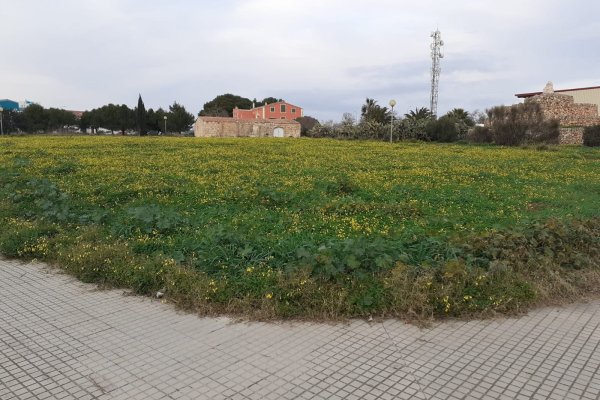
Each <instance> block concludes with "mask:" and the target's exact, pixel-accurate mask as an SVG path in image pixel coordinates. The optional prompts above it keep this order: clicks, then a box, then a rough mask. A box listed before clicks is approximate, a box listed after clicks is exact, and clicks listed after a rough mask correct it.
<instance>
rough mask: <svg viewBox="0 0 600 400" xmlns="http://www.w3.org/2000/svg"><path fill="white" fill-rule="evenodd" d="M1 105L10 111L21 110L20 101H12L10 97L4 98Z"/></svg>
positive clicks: (0, 102) (0, 101)
mask: <svg viewBox="0 0 600 400" xmlns="http://www.w3.org/2000/svg"><path fill="white" fill-rule="evenodd" d="M0 107H2V109H4V110H6V111H8V110H14V111H19V110H20V108H19V103H17V102H16V101H12V100H9V99H2V100H0Z"/></svg>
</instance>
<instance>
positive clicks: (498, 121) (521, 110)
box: [470, 102, 560, 146]
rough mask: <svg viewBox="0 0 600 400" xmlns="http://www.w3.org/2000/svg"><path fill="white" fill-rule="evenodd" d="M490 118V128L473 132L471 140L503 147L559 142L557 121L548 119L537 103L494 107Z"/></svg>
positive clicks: (488, 112) (488, 113)
mask: <svg viewBox="0 0 600 400" xmlns="http://www.w3.org/2000/svg"><path fill="white" fill-rule="evenodd" d="M487 116H488V118H487V126H486V127H480V128H478V129H475V130H473V131H472V132H471V134H470V139H471V141H473V142H476V143H483V142H487V143H495V144H499V145H504V146H519V145H523V144H540V143H543V144H557V143H558V139H559V136H560V131H559V124H558V121H557V120H548V119H546V118H545V117H544V114H543V112H542V109H541V107H540V105H539V104H538V103H533V102H525V103H523V104H515V105H512V106H498V107H493V108H491V109H489V110H487Z"/></svg>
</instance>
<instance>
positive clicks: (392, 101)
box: [390, 99, 396, 143]
mask: <svg viewBox="0 0 600 400" xmlns="http://www.w3.org/2000/svg"><path fill="white" fill-rule="evenodd" d="M395 106H396V100H394V99H392V100H390V107H392V112H391V114H392V122H391V123H390V143H393V135H394V107H395Z"/></svg>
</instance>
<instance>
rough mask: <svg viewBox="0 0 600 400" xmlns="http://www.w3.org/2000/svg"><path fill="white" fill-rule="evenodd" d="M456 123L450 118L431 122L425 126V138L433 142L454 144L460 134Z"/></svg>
mask: <svg viewBox="0 0 600 400" xmlns="http://www.w3.org/2000/svg"><path fill="white" fill-rule="evenodd" d="M457 123H458V121H457V120H456V119H455V118H452V117H450V116H443V117H441V118H439V119H436V120H432V121H430V122H429V123H428V124H427V128H426V132H427V136H428V137H429V139H430V140H432V141H434V142H454V141H456V140H458V136H459V134H460V131H459V129H458V126H457Z"/></svg>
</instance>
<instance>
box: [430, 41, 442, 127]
mask: <svg viewBox="0 0 600 400" xmlns="http://www.w3.org/2000/svg"><path fill="white" fill-rule="evenodd" d="M431 37H432V38H433V43H431V60H432V64H431V101H430V106H429V110H431V114H432V115H433V116H434V117H437V103H438V87H439V83H440V72H441V70H442V69H441V68H440V58H444V55H443V54H442V46H443V45H444V41H443V40H442V34H441V32H440V31H439V29H436V31H435V32H433V33H432V34H431Z"/></svg>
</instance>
